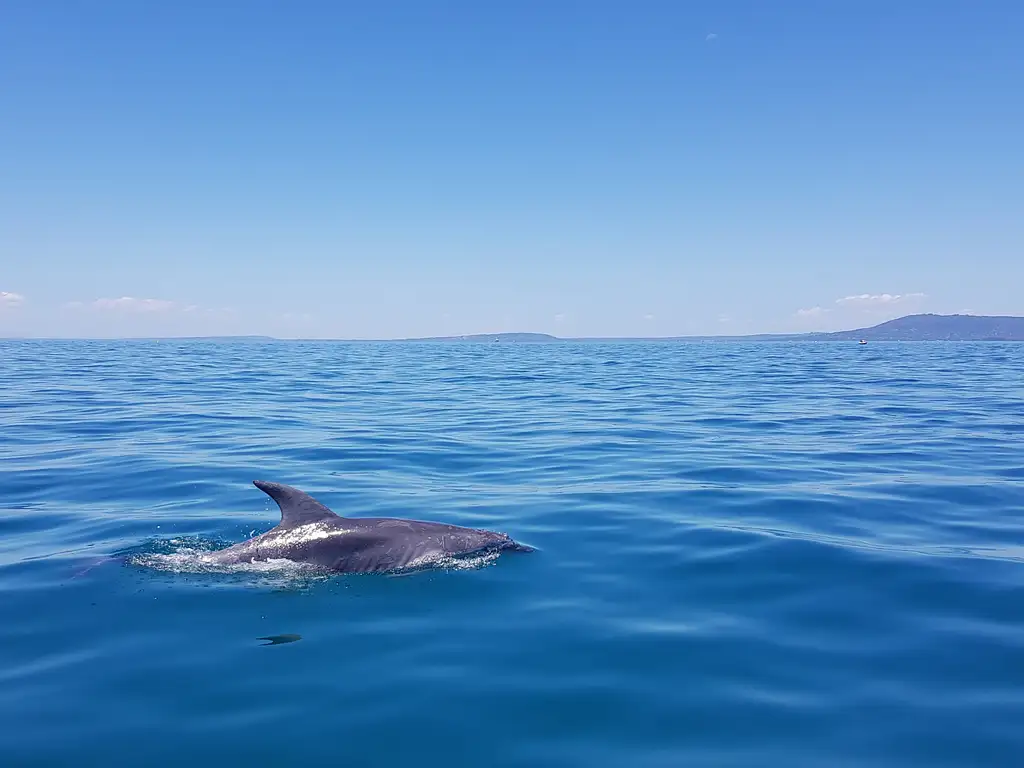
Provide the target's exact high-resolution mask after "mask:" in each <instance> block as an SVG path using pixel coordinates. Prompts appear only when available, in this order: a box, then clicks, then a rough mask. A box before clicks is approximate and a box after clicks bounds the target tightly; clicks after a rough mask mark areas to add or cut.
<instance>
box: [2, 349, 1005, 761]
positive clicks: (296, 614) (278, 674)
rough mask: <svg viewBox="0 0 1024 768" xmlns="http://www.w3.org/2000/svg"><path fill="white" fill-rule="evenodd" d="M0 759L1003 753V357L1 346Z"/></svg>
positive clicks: (928, 352)
mask: <svg viewBox="0 0 1024 768" xmlns="http://www.w3.org/2000/svg"><path fill="white" fill-rule="evenodd" d="M254 479H265V480H273V481H278V482H284V483H288V484H290V485H294V486H297V487H299V488H301V489H303V490H305V491H307V492H310V493H312V494H314V495H315V496H316V497H317V498H319V499H320V500H321V501H322V502H324V503H325V504H327V505H329V506H330V507H332V508H333V509H334V510H335V511H337V512H339V513H341V514H344V515H350V516H371V515H372V516H382V515H383V516H402V517H413V518H419V519H429V520H439V521H443V522H449V523H456V524H460V525H468V526H479V527H485V528H490V529H494V530H500V531H504V532H507V533H509V534H510V535H512V536H513V537H514V538H515V539H517V540H519V541H523V542H525V543H527V544H530V545H532V546H535V547H536V548H537V550H536V551H535V552H533V553H529V554H506V555H502V556H501V557H499V558H497V559H493V560H488V561H479V562H473V561H470V562H468V563H465V564H463V566H462V567H452V568H446V569H436V570H430V571H427V572H423V573H418V574H413V575H362V576H334V577H326V576H322V575H319V574H310V573H308V572H304V571H302V570H301V569H298V568H295V567H290V566H289V565H288V564H285V563H280V564H277V565H272V566H267V565H263V566H249V567H239V568H235V569H224V570H222V571H213V570H210V569H209V568H207V567H205V566H203V565H202V560H201V554H202V552H204V551H207V550H209V549H211V548H214V547H219V546H225V545H227V544H230V543H233V542H237V541H241V540H243V539H245V538H247V537H249V536H250V535H252V534H254V533H259V532H262V531H265V530H268V529H269V528H271V527H272V526H273V525H275V524H276V522H277V521H278V519H279V513H278V511H277V508H276V506H275V505H274V504H273V502H271V500H270V499H269V498H267V497H266V496H265V495H264V494H262V493H261V492H260V491H259V490H257V489H256V488H255V487H254V486H253V485H252V480H254ZM275 636H280V637H278V639H277V640H276V641H268V640H261V639H259V638H265V637H275ZM0 764H2V765H3V766H70V765H74V766H101V765H102V766H108V765H146V766H164V765H166V766H180V765H247V766H262V765H266V766H278V765H339V766H395V765H405V766H444V767H445V768H451V767H452V766H531V767H533V766H537V767H543V766H581V767H582V766H587V767H588V768H594V767H595V766H629V767H630V768H645V767H653V766H659V767H660V766H665V767H668V766H672V767H673V768H676V767H678V766H714V767H717V766H785V767H786V768H799V767H800V766H822V767H823V768H824V767H827V768H846V767H849V766H865V767H867V766H870V767H871V768H883V767H885V766H892V767H894V768H895V767H900V768H903V767H909V766H927V767H928V768H938V767H939V766H986V767H988V768H991V767H993V766H1014V767H1015V768H1019V766H1021V765H1022V764H1024V344H1002V343H979V344H969V343H916V344H915V343H887V344H886V343H876V344H869V345H867V346H860V345H857V344H846V343H819V344H812V343H781V342H780V343H705V344H694V343H611V342H608V343H603V342H602V343H560V344H538V345H530V344H458V343H451V344H446V343H438V344H434V343H319V342H262V343H248V342H247V343H211V342H198V341H160V342H153V341H5V342H0Z"/></svg>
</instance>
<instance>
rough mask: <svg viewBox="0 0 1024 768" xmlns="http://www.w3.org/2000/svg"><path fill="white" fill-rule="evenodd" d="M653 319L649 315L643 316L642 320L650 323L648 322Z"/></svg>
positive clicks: (652, 316)
mask: <svg viewBox="0 0 1024 768" xmlns="http://www.w3.org/2000/svg"><path fill="white" fill-rule="evenodd" d="M653 319H654V315H650V314H647V315H644V320H647V321H650V320H653Z"/></svg>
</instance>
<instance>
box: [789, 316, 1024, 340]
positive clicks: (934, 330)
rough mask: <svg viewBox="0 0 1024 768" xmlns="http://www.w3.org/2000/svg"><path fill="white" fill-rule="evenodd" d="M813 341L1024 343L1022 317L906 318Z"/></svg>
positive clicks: (813, 336) (820, 335) (823, 335)
mask: <svg viewBox="0 0 1024 768" xmlns="http://www.w3.org/2000/svg"><path fill="white" fill-rule="evenodd" d="M805 338H809V339H812V340H815V341H819V340H824V341H853V340H855V339H865V340H866V341H1024V317H984V316H980V315H907V316H906V317H899V318H897V319H895V320H889V321H888V322H885V323H880V324H879V325H875V326H872V327H870V328H860V329H857V330H853V331H836V332H834V333H814V334H810V335H809V336H807V337H805Z"/></svg>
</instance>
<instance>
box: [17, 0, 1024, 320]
mask: <svg viewBox="0 0 1024 768" xmlns="http://www.w3.org/2000/svg"><path fill="white" fill-rule="evenodd" d="M1022 246H1024V3H1019V2H1012V1H1011V0H1006V1H1005V2H984V1H983V0H979V1H977V2H968V1H967V0H963V1H962V2H945V1H943V0H936V1H934V2H923V1H918V2H914V1H910V2H893V1H892V0H889V1H887V2H875V1H874V0H862V1H860V2H828V1H827V0H817V1H816V2H786V1H785V0H780V2H774V3H768V2H755V0H747V1H746V2H725V1H722V0H716V1H715V2H711V1H710V0H709V1H707V2H688V3H684V2H642V1H641V0H636V1H634V2H626V1H625V0H621V1H620V2H616V3H611V2H599V1H597V0H591V1H589V2H584V1H583V0H580V1H579V2H560V1H559V0H544V1H543V2H540V1H530V0H520V1H519V2H505V1H502V2H498V1H497V0H495V2H480V1H479V0H476V1H474V2H432V3H431V2H412V1H410V2H405V3H399V2H385V1H384V0H381V1H380V2H363V3H344V2H340V1H339V2H308V1H306V2H303V1H299V2H294V3H288V2H263V1H260V0H235V2H219V1H217V0H213V1H211V2H198V1H194V2H187V1H186V2H164V3H156V2H137V1H135V0H131V1H128V0H125V1H124V2H98V1H94V2H85V1H82V0H79V1H78V2H60V1H58V0H46V2H41V1H40V0H9V1H8V2H5V3H3V4H2V5H0V335H4V336H11V335H35V336H39V335H43V336H54V335H56V336H110V335H115V336H117V335H154V334H155V335H165V334H166V335H179V334H197V333H203V334H205V333H209V334H221V333H266V334H272V335H278V336H304V337H344V338H384V337H402V336H420V335H434V334H455V333H473V332H493V331H541V332H550V333H555V334H558V335H675V334H691V333H747V332H760V331H793V330H817V329H831V328H841V327H857V326H858V325H864V324H871V323H874V322H877V321H879V320H881V319H887V318H889V317H894V316H897V315H901V314H906V313H909V312H911V311H935V312H957V311H973V312H975V313H979V314H1018V315H1024V247H1022ZM851 297H852V298H851Z"/></svg>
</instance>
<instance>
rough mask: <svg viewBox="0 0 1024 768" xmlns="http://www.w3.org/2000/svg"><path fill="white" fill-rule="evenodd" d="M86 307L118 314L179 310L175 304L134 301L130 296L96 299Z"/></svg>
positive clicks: (157, 301)
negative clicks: (112, 311)
mask: <svg viewBox="0 0 1024 768" xmlns="http://www.w3.org/2000/svg"><path fill="white" fill-rule="evenodd" d="M87 306H89V307H90V308H92V309H99V310H114V311H118V312H169V311H171V310H173V309H178V308H179V306H178V304H177V303H175V302H173V301H167V300H166V299H136V298H133V297H131V296H122V297H121V298H119V299H96V301H94V302H92V303H91V304H89V305H87Z"/></svg>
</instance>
